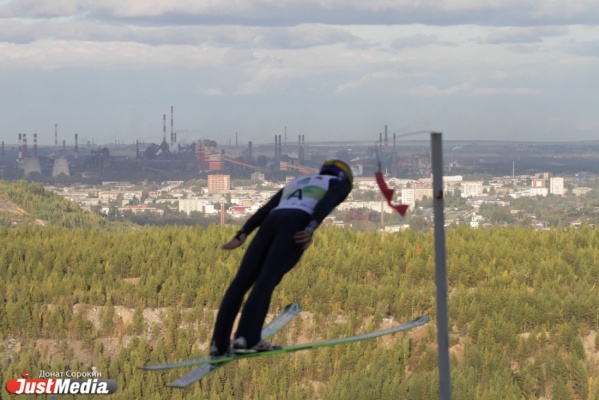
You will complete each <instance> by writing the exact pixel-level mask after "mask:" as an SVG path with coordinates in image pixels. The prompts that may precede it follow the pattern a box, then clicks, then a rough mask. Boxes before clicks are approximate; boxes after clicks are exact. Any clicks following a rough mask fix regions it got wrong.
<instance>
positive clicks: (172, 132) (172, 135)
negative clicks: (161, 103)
mask: <svg viewBox="0 0 599 400" xmlns="http://www.w3.org/2000/svg"><path fill="white" fill-rule="evenodd" d="M173 125H174V124H173V106H171V144H174V143H175V131H174V129H173Z"/></svg>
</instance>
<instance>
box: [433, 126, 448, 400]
mask: <svg viewBox="0 0 599 400" xmlns="http://www.w3.org/2000/svg"><path fill="white" fill-rule="evenodd" d="M431 156H432V166H433V211H434V216H435V232H434V234H435V283H436V285H437V344H438V349H439V398H440V399H442V400H450V399H451V379H450V372H449V317H448V311H447V309H448V307H447V266H446V255H445V219H444V216H443V207H444V205H443V147H442V144H441V133H437V132H432V133H431Z"/></svg>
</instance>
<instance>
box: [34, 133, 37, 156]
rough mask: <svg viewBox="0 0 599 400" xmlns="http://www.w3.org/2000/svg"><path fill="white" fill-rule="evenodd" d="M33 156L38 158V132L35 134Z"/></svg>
mask: <svg viewBox="0 0 599 400" xmlns="http://www.w3.org/2000/svg"><path fill="white" fill-rule="evenodd" d="M33 156H34V157H36V158H37V133H34V134H33Z"/></svg>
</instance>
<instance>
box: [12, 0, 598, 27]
mask: <svg viewBox="0 0 599 400" xmlns="http://www.w3.org/2000/svg"><path fill="white" fill-rule="evenodd" d="M0 17H4V18H31V19H36V18H67V17H68V18H83V19H88V20H97V21H106V22H111V23H126V24H132V25H145V26H149V25H252V26H289V25H298V24H329V25H352V24H366V25H378V24H383V25H396V24H428V25H439V26H445V25H457V24H476V25H491V26H493V25H494V26H505V25H514V26H527V25H528V26H536V25H548V24H553V25H562V24H576V23H578V24H588V23H596V22H597V20H598V18H599V3H598V2H597V1H594V0H577V1H576V2H571V1H566V0H562V1H557V2H550V3H548V2H547V1H545V0H527V1H517V0H500V1H492V0H480V1H476V2H472V1H465V0H464V1H462V0H455V1H451V2H439V1H436V0H424V1H419V2H413V1H411V0H397V1H393V2H389V1H384V0H373V1H369V2H364V1H361V0H328V1H322V0H279V1H277V2H273V1H269V0H245V1H243V2H226V1H222V0H202V1H197V0H180V1H171V0H154V1H147V0H127V1H122V0H53V1H47V0H12V1H9V2H8V3H6V4H4V5H0Z"/></svg>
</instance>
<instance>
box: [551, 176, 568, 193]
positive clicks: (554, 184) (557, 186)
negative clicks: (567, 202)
mask: <svg viewBox="0 0 599 400" xmlns="http://www.w3.org/2000/svg"><path fill="white" fill-rule="evenodd" d="M549 193H551V194H555V195H558V196H563V195H564V194H565V189H564V178H562V177H554V178H550V179H549Z"/></svg>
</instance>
